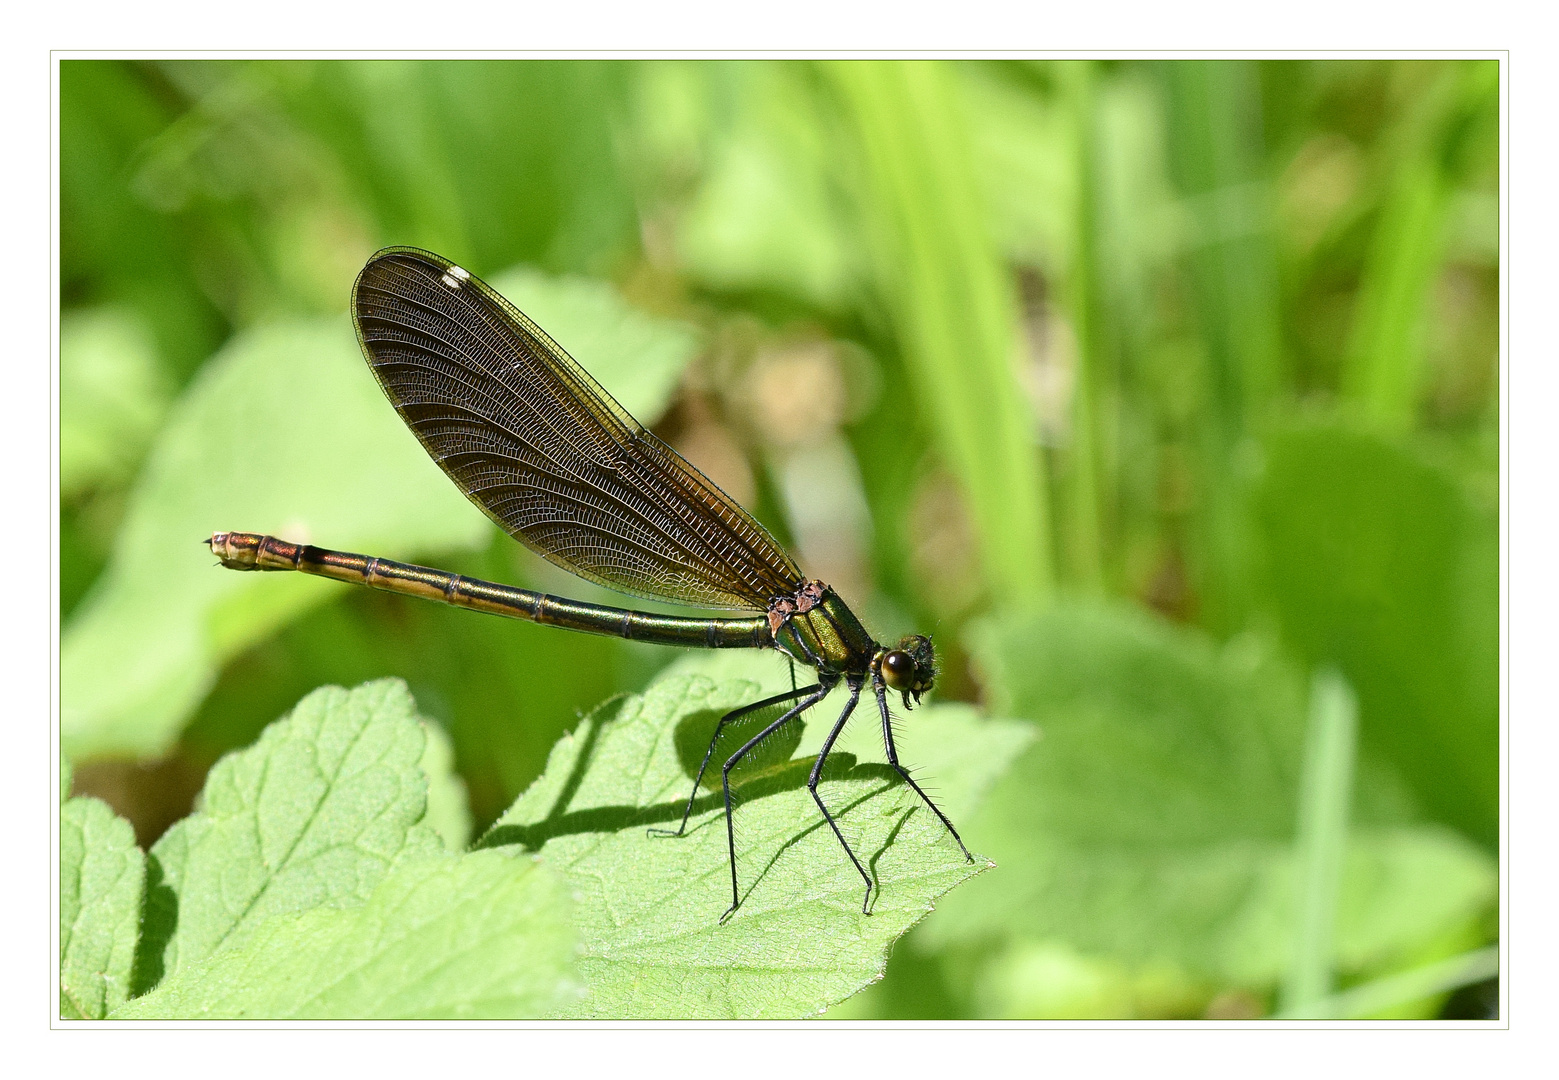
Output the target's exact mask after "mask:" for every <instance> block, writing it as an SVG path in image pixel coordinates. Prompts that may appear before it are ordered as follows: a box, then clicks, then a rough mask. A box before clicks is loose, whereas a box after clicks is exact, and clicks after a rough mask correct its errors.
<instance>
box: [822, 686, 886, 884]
mask: <svg viewBox="0 0 1559 1080" xmlns="http://www.w3.org/2000/svg"><path fill="white" fill-rule="evenodd" d="M860 697H861V684H860V683H859V682H852V683H851V684H850V700H849V701H847V702H845V703H844V712H842V713H840V714H839V720H838V722H837V723H835V724H834V730H832V731H830V732H829V733H828V738H827V739H825V740H823V749H822V750H820V751H818V755H817V761H815V762H814V763H813V765H812V775H811V776H809V777H807V790H808V791H810V792H811V793H812V801H813V802H815V803H817V808H818V809H819V810H821V811H823V819H824V820H825V821H827V822H828V827H829V828H830V829H833V830H834V835H835V836H836V837H838V838H839V846H840V847H842V848H844V853H845V854H846V855H848V856H850V861H851V862H852V863H854V864H855V869H856V870H857V871H858V872H859V873H860V875H861V880H862V881H864V882H866V895H865V896H864V897H863V898H862V899H861V914H862V915H865V914H866V913H867V911H866V905H868V904H870V903H871V899H872V879H871V877H870V875H868V874H867V873H866V868H865V867H864V866H862V865H861V860H860V859H857V858H856V857H855V852H853V851H851V850H850V844H849V841H847V840H846V839H845V838H844V833H842V832H840V831H839V823H838V822H836V821H835V820H834V815H832V814H830V813H829V812H828V807H826V806H824V805H823V797H822V796H821V795H819V794H818V793H817V782H818V780H819V779H820V778H821V777H822V775H823V762H825V761H827V760H828V755H829V752H830V751H832V750H833V748H834V740H835V739H837V738H839V733H840V732H841V731H843V730H844V725H845V721H847V720H849V719H850V714H851V713H853V712H854V711H855V703H856V702H857V701H858V700H860Z"/></svg>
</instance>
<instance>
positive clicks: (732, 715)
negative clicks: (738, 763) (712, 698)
mask: <svg viewBox="0 0 1559 1080" xmlns="http://www.w3.org/2000/svg"><path fill="white" fill-rule="evenodd" d="M791 678H792V681H794V679H795V672H794V670H792V672H791ZM820 687H821V684H818V683H814V684H812V685H811V686H807V687H803V688H802V689H800V690H797V689H795V688H794V687H792V688H791V691H790V693H788V694H775V695H774V696H773V697H769V698H764V699H763V700H762V701H755V702H753V703H752V704H751V705H743V706H742V707H741V708H739V709H732V710H731V711H730V712H728V713H726V714H725V715H724V716H722V717H720V722H719V723H718V724H716V725H715V733H714V735H712V736H711V737H710V739H709V748H708V749H706V750H705V751H704V760H703V763H702V764H700V765H699V766H698V775H697V776H695V777H694V778H693V791H692V793H691V794H690V795H688V797H687V809H686V810H683V811H682V824H681V825H678V826H677V827H676V828H675V829H656V828H650V829H647V830H646V831H647V832H648V833H649V834H650V835H651V836H681V835H682V834H683V832H684V831H685V830H686V829H687V820H688V818H689V817H691V816H692V814H693V804H694V803H695V802H697V801H698V785H699V784H702V783H703V782H704V770H705V769H707V768H709V758H710V757H711V756H712V755H713V754H714V752H715V744H716V743H718V742H719V741H720V732H721V731H722V730H724V728H725V725H726V724H727V723H729V722H730V721H732V720H735V719H736V718H737V717H739V716H746V715H747V714H748V713H750V712H757V711H758V710H759V709H767V708H768V707H769V706H771V705H778V704H779V703H780V702H782V701H790V700H792V699H794V698H798V697H801V696H802V695H803V694H810V693H812V691H814V690H817V689H820Z"/></svg>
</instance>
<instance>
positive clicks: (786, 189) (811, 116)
mask: <svg viewBox="0 0 1559 1080" xmlns="http://www.w3.org/2000/svg"><path fill="white" fill-rule="evenodd" d="M700 74H701V75H704V76H705V77H706V78H707V77H708V69H705V70H704V71H703V72H701V73H700ZM807 76H808V72H807V70H806V69H805V67H803V66H800V65H794V64H775V63H763V62H757V63H754V62H746V63H736V64H732V65H729V66H728V67H725V68H723V70H722V71H721V73H720V78H721V79H722V80H723V81H724V82H725V85H723V86H720V87H718V92H721V93H725V94H730V95H731V96H732V97H733V98H734V99H735V102H736V104H735V108H734V110H733V112H732V115H731V116H730V118H729V120H730V123H729V126H728V127H727V128H723V129H721V130H720V131H718V132H717V133H716V136H715V138H714V139H713V140H712V141H713V148H712V150H711V152H710V165H709V169H708V172H707V175H706V176H705V177H704V180H703V183H702V184H701V185H700V186H699V189H698V191H697V193H696V194H695V196H694V198H693V200H692V203H691V205H690V206H689V207H688V209H687V213H686V215H685V216H684V217H683V219H682V220H681V222H680V227H679V229H678V232H677V252H678V254H679V256H680V257H681V259H682V262H683V264H684V265H685V266H686V267H687V269H688V270H689V272H691V273H692V274H693V275H695V276H696V277H698V278H701V279H702V280H704V281H707V282H709V283H710V284H711V285H713V286H715V287H716V288H722V289H742V288H748V289H751V288H764V287H769V288H777V289H780V290H782V291H787V292H789V293H791V294H792V295H794V296H797V297H800V298H803V299H806V300H809V301H811V302H813V303H816V304H819V305H821V306H822V307H824V308H827V309H835V310H837V309H838V308H839V307H841V306H842V303H843V302H844V301H845V300H846V299H847V298H848V296H847V294H848V292H849V291H850V289H851V288H852V286H854V285H855V284H856V283H857V282H858V280H859V279H860V277H861V268H860V267H859V266H858V265H857V262H858V256H857V255H856V254H855V253H856V251H857V250H858V245H856V244H852V243H851V242H850V241H849V237H850V235H851V229H852V223H851V222H850V221H849V220H848V219H845V218H844V216H843V215H842V214H841V213H840V209H839V207H838V205H837V196H836V192H834V191H832V190H831V189H830V176H829V172H828V167H829V144H828V129H827V126H826V119H827V117H826V114H825V113H824V112H823V103H822V102H821V101H820V100H819V99H818V96H817V95H816V94H815V92H813V91H812V89H811V87H810V86H809V80H808V78H807ZM675 79H676V74H675V72H674V71H662V73H661V74H660V75H659V77H658V79H656V78H655V77H652V87H651V92H652V93H657V94H658V96H667V95H669V94H673V93H675V92H676V91H677V89H680V88H678V87H676V86H675ZM698 89H699V90H702V91H703V92H705V93H713V92H717V88H716V87H715V86H704V85H700V86H699V87H698ZM683 92H684V93H686V92H687V91H686V90H683ZM722 112H724V110H722Z"/></svg>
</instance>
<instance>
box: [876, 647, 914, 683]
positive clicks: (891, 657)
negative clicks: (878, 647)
mask: <svg viewBox="0 0 1559 1080" xmlns="http://www.w3.org/2000/svg"><path fill="white" fill-rule="evenodd" d="M882 681H883V682H885V683H887V684H888V685H889V686H891V687H893V689H895V690H908V689H910V688H911V687H913V686H914V685H915V658H914V657H912V656H910V655H909V653H907V652H905V651H904V650H903V649H894V650H893V651H892V652H890V653H888V655H886V656H884V657H883V658H882Z"/></svg>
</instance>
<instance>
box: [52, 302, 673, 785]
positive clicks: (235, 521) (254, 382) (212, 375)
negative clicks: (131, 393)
mask: <svg viewBox="0 0 1559 1080" xmlns="http://www.w3.org/2000/svg"><path fill="white" fill-rule="evenodd" d="M500 283H501V284H503V285H504V286H505V287H508V288H512V289H513V290H514V292H515V294H516V295H515V299H516V300H517V301H518V302H519V306H521V307H525V308H528V309H529V310H531V312H532V313H533V314H534V315H536V317H537V318H538V319H540V320H541V325H543V326H544V327H546V328H547V330H548V331H549V332H550V333H551V334H552V335H553V336H554V337H556V338H557V339H558V340H559V341H560V342H561V343H562V344H563V345H564V347H565V348H568V349H569V350H570V351H571V352H573V353H574V355H575V357H576V359H578V360H579V361H580V363H581V364H583V365H585V366H586V367H587V368H589V369H590V371H591V372H592V374H594V375H595V376H596V377H597V378H598V379H600V380H601V382H602V383H603V384H604V385H605V386H606V387H607V388H608V389H609V390H611V391H612V392H613V393H616V394H618V395H619V396H620V398H621V400H622V402H623V404H624V405H625V406H626V407H628V408H629V409H630V410H631V411H634V413H635V415H636V416H638V417H639V419H640V420H642V421H644V422H645V423H652V422H654V420H655V419H656V418H657V417H658V415H659V413H660V411H661V410H662V409H663V408H664V407H665V403H666V401H667V399H668V398H669V395H670V392H671V389H672V387H673V386H674V385H675V383H676V379H677V377H678V375H679V374H680V371H681V368H682V366H683V365H684V364H685V363H686V361H687V360H688V359H689V358H690V357H691V356H692V354H693V352H694V351H695V349H696V347H697V341H696V339H695V338H694V337H693V335H692V334H691V332H690V331H689V330H688V329H687V328H686V327H684V326H682V325H681V324H678V323H668V322H666V321H663V320H652V319H649V318H648V317H645V316H642V315H637V314H634V313H632V312H631V311H629V310H628V309H627V307H626V305H624V304H623V303H622V301H621V300H620V299H618V298H617V297H616V296H615V295H614V294H612V293H611V291H610V290H609V289H608V288H607V287H606V286H604V285H600V284H598V283H592V282H581V281H563V282H555V281H548V280H545V279H542V278H539V277H538V276H537V275H535V274H534V273H532V272H521V273H517V274H516V275H515V276H513V277H507V278H503V279H500ZM341 288H342V295H343V296H344V295H345V293H346V289H347V283H346V282H342V285H341ZM491 528H492V526H491V525H489V524H488V522H487V521H486V519H485V518H484V517H483V516H482V514H481V512H480V511H479V510H477V509H476V507H474V506H472V505H471V504H470V503H469V502H467V501H466V500H465V499H464V498H462V497H461V495H460V492H459V491H458V490H457V489H456V488H455V486H454V485H453V484H451V483H450V482H449V480H448V479H447V478H446V477H445V476H444V475H443V473H442V472H441V471H440V470H439V468H438V466H436V465H435V464H434V463H433V462H432V461H431V460H430V459H429V458H428V456H427V455H426V454H425V453H423V451H422V448H421V447H420V446H419V445H418V443H417V440H416V439H415V438H413V437H412V436H411V434H410V433H409V432H408V431H407V430H406V429H405V426H404V425H403V424H402V423H401V422H400V419H399V418H398V417H397V416H396V415H395V411H394V410H393V409H391V408H390V407H389V405H388V404H386V402H385V401H384V395H383V394H382V393H380V391H379V387H378V385H377V384H376V383H375V382H374V379H373V376H372V375H371V373H370V372H369V371H368V368H367V366H366V365H365V364H364V363H363V362H362V358H361V356H360V354H359V351H358V347H357V344H356V342H355V341H354V339H353V336H352V330H351V326H350V324H349V323H348V322H347V321H346V320H345V319H333V320H328V321H309V322H303V321H298V322H282V323H277V324H273V325H270V326H267V327H264V328H260V329H256V330H254V331H250V332H247V333H244V334H242V335H239V336H238V337H236V338H235V339H234V340H233V341H232V342H231V343H230V344H229V345H228V346H227V347H226V348H224V349H223V350H222V352H221V353H219V354H218V355H217V356H216V357H214V358H213V359H212V360H211V361H210V362H209V363H208V364H207V365H206V367H205V368H204V369H203V370H202V371H201V373H200V375H199V377H198V378H197V379H196V380H195V382H194V383H193V384H192V385H191V387H190V389H189V390H188V391H187V392H186V393H185V395H184V397H183V398H181V399H180V401H179V402H178V403H177V405H176V406H175V408H174V410H173V414H172V416H171V417H170V419H169V420H168V422H167V424H166V426H165V427H164V429H163V431H162V433H161V436H160V438H159V440H158V442H157V445H156V446H155V447H154V448H153V450H152V452H151V455H150V457H149V459H148V462H147V465H146V468H145V469H144V471H143V473H142V475H141V477H140V481H139V482H138V484H137V486H136V488H135V489H134V491H133V492H132V494H131V497H130V505H129V508H128V510H127V511H126V516H125V523H124V526H123V528H122V529H121V530H120V533H119V535H118V538H117V541H116V545H115V548H114V552H113V555H112V557H111V559H110V562H109V566H108V568H107V569H106V570H105V571H104V577H103V579H102V581H101V582H100V585H99V587H98V589H97V590H96V592H95V593H94V594H93V595H92V596H91V597H89V598H88V599H86V600H84V601H83V602H82V604H81V606H80V608H78V609H77V611H76V613H75V616H74V618H72V620H71V622H70V624H69V625H68V626H67V627H66V628H65V632H64V636H63V640H62V643H61V658H60V664H61V688H62V697H63V700H62V707H61V731H62V736H63V739H64V743H65V747H66V750H67V751H68V752H69V753H71V754H72V755H73V756H74V757H76V758H78V759H81V758H84V757H87V756H96V755H106V754H131V755H143V756H144V755H152V754H156V753H159V752H161V751H163V750H165V749H166V748H167V747H168V745H169V744H170V743H171V741H172V740H173V738H174V737H175V736H176V735H177V733H178V731H179V729H180V727H181V726H182V725H183V724H184V722H185V721H186V720H187V718H188V716H189V715H190V713H191V712H192V711H193V710H194V709H195V708H196V707H197V706H198V705H199V703H200V700H201V698H202V697H203V696H204V695H205V693H206V692H207V690H209V688H210V686H211V684H212V683H213V681H214V680H215V677H216V673H217V671H218V669H219V668H220V666H221V665H222V664H223V663H224V662H225V661H226V660H228V659H229V658H231V657H232V656H233V655H235V654H236V653H237V652H239V651H240V650H242V649H244V648H246V647H248V646H249V645H251V644H253V643H254V642H256V641H258V640H260V639H262V638H264V637H265V636H266V635H267V634H269V633H271V632H272V631H273V630H274V629H275V628H276V627H277V626H279V625H281V624H282V623H284V622H286V621H288V620H289V619H292V618H294V617H295V616H297V615H298V614H299V613H301V612H302V611H304V610H305V609H306V608H308V607H309V606H310V605H313V604H317V603H322V602H324V601H326V600H328V599H331V598H333V597H335V596H339V595H340V585H339V584H336V583H332V582H326V581H320V580H315V579H311V578H308V577H306V576H304V575H294V574H235V573H232V572H230V571H225V570H223V569H222V568H221V567H219V566H217V565H216V563H215V561H214V560H213V559H212V557H211V554H210V552H209V551H207V550H206V549H205V548H204V547H203V546H200V545H198V544H197V541H198V540H200V539H202V538H204V537H207V536H209V535H211V533H212V532H213V531H215V530H221V529H225V530H243V531H250V532H269V533H275V534H279V535H282V536H286V537H289V538H294V539H303V540H307V541H309V542H312V543H319V544H324V545H326V546H329V547H333V548H338V549H345V550H355V551H363V552H367V553H369V554H374V555H380V556H384V557H387V558H410V557H413V556H420V555H421V554H423V553H429V552H439V551H448V550H451V549H459V548H472V547H476V546H478V545H479V544H481V543H483V542H485V541H486V539H487V537H488V536H489V535H490V530H491Z"/></svg>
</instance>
